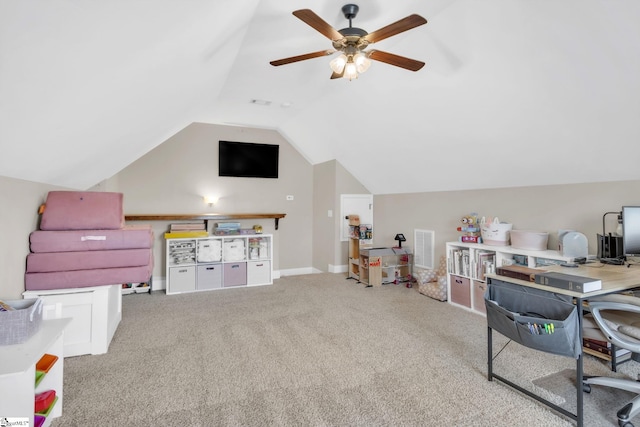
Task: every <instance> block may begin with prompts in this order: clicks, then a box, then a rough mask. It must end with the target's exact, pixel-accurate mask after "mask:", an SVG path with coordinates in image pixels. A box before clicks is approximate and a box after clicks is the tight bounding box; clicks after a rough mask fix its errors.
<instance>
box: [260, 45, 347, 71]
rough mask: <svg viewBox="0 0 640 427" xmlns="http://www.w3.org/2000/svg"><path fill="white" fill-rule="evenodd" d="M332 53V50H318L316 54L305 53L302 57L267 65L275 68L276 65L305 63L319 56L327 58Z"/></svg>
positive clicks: (272, 62) (279, 60)
mask: <svg viewBox="0 0 640 427" xmlns="http://www.w3.org/2000/svg"><path fill="white" fill-rule="evenodd" d="M332 53H335V50H333V49H328V50H319V51H317V52H312V53H305V54H304V55H298V56H292V57H289V58H283V59H278V60H276V61H271V62H269V64H271V65H273V66H274V67H277V66H278V65H285V64H291V63H292V62H298V61H305V60H307V59H313V58H319V57H321V56H328V55H331V54H332Z"/></svg>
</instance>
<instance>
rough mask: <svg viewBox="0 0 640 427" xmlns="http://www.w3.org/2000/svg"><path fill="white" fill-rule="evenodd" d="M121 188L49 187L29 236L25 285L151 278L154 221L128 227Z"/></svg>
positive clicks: (97, 283)
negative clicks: (115, 191) (114, 191)
mask: <svg viewBox="0 0 640 427" xmlns="http://www.w3.org/2000/svg"><path fill="white" fill-rule="evenodd" d="M122 200H123V195H122V193H112V192H91V191H51V192H49V194H48V195H47V200H46V203H45V205H44V210H43V211H42V217H41V219H40V229H39V230H36V231H33V232H32V233H31V234H30V235H29V245H30V249H31V253H29V255H27V266H26V273H25V288H26V290H29V291H33V290H49V289H67V288H82V287H88V286H100V285H113V284H121V283H140V282H148V281H149V279H150V277H151V274H152V272H153V230H152V229H151V226H150V225H141V226H135V227H134V226H125V225H124V212H123V204H122Z"/></svg>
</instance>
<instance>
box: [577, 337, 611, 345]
mask: <svg viewBox="0 0 640 427" xmlns="http://www.w3.org/2000/svg"><path fill="white" fill-rule="evenodd" d="M582 342H583V343H592V344H596V345H600V346H603V347H611V343H610V342H609V341H606V340H598V339H595V338H583V339H582ZM585 346H586V345H585Z"/></svg>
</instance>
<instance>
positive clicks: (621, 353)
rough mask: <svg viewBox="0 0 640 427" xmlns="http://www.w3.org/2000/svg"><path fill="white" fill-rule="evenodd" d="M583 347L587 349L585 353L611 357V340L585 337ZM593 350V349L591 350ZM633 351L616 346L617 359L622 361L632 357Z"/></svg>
mask: <svg viewBox="0 0 640 427" xmlns="http://www.w3.org/2000/svg"><path fill="white" fill-rule="evenodd" d="M582 347H583V348H584V349H585V353H588V354H591V355H593V356H596V357H600V358H603V356H604V358H606V359H610V358H611V354H612V351H611V343H610V342H609V341H602V340H596V339H593V338H583V339H582ZM589 350H591V351H589ZM630 355H631V351H629V350H627V349H626V348H616V360H618V361H622V360H624V359H626V358H627V357H630Z"/></svg>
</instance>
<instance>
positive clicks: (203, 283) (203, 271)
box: [196, 264, 222, 290]
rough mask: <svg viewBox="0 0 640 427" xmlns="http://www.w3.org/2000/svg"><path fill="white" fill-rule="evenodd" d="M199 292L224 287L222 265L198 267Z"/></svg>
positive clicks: (197, 286)
mask: <svg viewBox="0 0 640 427" xmlns="http://www.w3.org/2000/svg"><path fill="white" fill-rule="evenodd" d="M197 280H198V284H197V285H196V288H197V289H198V290H207V289H218V288H221V287H222V264H204V265H199V266H198V275H197Z"/></svg>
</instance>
